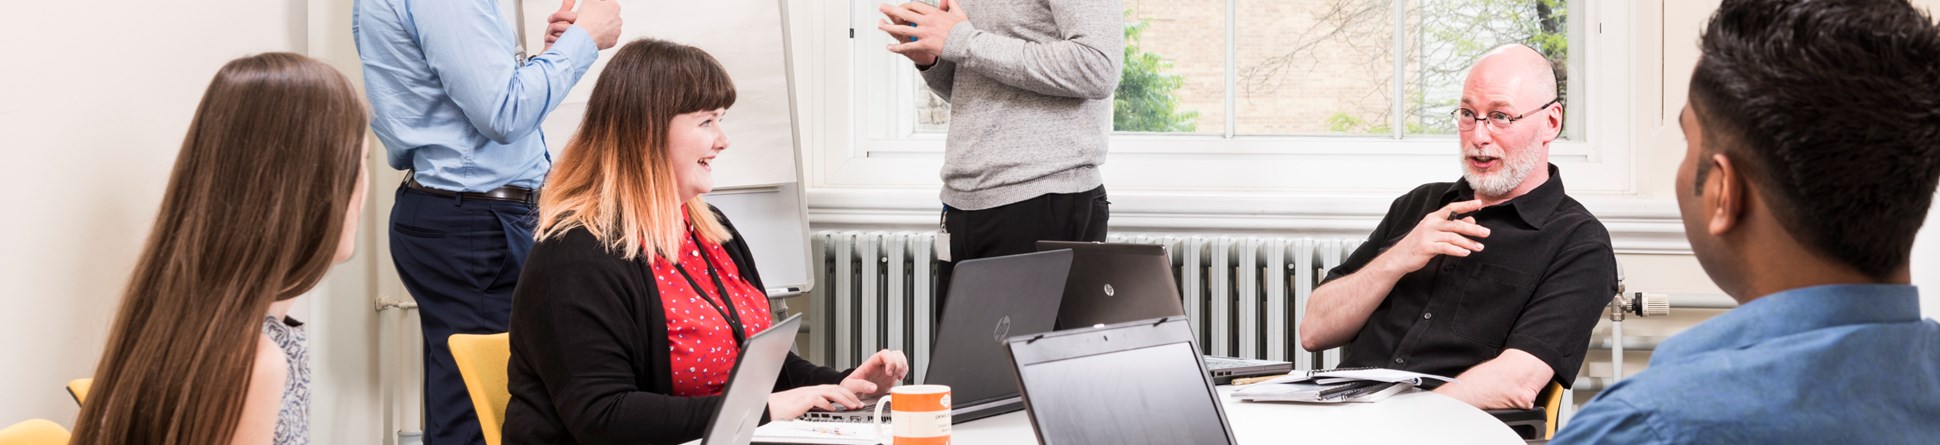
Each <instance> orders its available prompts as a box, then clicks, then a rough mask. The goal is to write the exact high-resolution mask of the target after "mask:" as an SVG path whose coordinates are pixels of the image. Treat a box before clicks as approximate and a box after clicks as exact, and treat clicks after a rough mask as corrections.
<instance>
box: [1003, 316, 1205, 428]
mask: <svg viewBox="0 0 1940 445" xmlns="http://www.w3.org/2000/svg"><path fill="white" fill-rule="evenodd" d="M1174 320H1180V321H1179V322H1177V323H1174V324H1176V325H1177V327H1178V328H1180V329H1183V328H1184V325H1185V323H1184V322H1183V320H1181V319H1176V318H1175V319H1174ZM1141 328H1147V329H1165V328H1170V327H1169V326H1168V327H1157V328H1154V327H1151V326H1150V325H1147V326H1143V327H1141ZM1133 329H1138V328H1133ZM1109 331H1110V330H1109V329H1106V330H1100V332H1099V334H1098V335H1097V336H1096V337H1093V338H1091V339H1088V340H1086V341H1081V342H1063V343H1064V344H1063V345H1057V344H1047V345H1043V346H1046V347H1048V348H1050V349H1064V350H1065V351H1066V352H1069V351H1071V347H1072V346H1076V348H1078V349H1094V350H1099V352H1097V353H1090V354H1086V353H1083V352H1079V353H1077V354H1071V355H1066V354H1050V355H1061V356H1063V357H1052V356H1050V355H1045V356H1041V357H1040V358H1045V359H1047V360H1042V361H1036V360H1031V359H1026V358H1023V357H1020V360H1019V363H1018V376H1019V377H1020V378H1021V380H1022V381H1023V382H1024V392H1025V398H1026V399H1027V402H1028V403H1029V405H1030V410H1031V416H1032V417H1033V419H1032V420H1033V423H1034V424H1035V425H1036V427H1037V428H1038V433H1039V437H1040V438H1041V439H1042V440H1043V442H1044V443H1046V444H1088V443H1111V444H1185V443H1189V444H1226V443H1232V438H1231V437H1230V436H1229V429H1228V428H1227V426H1226V420H1225V415H1224V413H1223V408H1222V406H1221V405H1220V400H1219V395H1218V393H1217V392H1215V391H1213V388H1212V387H1211V386H1210V384H1209V383H1208V382H1207V380H1206V374H1205V371H1204V370H1203V368H1201V367H1200V363H1199V360H1200V358H1199V352H1198V349H1197V348H1195V347H1194V346H1193V343H1192V342H1191V337H1190V334H1189V333H1188V334H1184V335H1183V337H1184V339H1183V340H1181V341H1169V342H1165V341H1161V342H1149V341H1144V339H1141V338H1138V337H1140V335H1138V334H1136V333H1126V332H1118V333H1114V332H1109ZM1120 334H1126V335H1120ZM1054 335H1055V334H1054ZM1148 337H1149V336H1148ZM1012 347H1013V348H1018V347H1020V345H1019V344H1016V343H1013V345H1012ZM1022 347H1030V346H1022ZM1120 347H1124V348H1123V349H1120Z"/></svg>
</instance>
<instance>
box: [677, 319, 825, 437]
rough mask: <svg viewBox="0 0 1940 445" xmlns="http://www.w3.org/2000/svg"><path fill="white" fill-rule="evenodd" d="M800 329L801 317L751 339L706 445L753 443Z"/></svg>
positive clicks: (724, 393) (730, 376) (710, 426)
mask: <svg viewBox="0 0 1940 445" xmlns="http://www.w3.org/2000/svg"><path fill="white" fill-rule="evenodd" d="M801 326H802V316H801V314H795V316H793V317H788V319H787V320H784V321H782V322H781V323H776V324H775V325H774V326H773V327H769V328H768V330H765V331H761V333H760V334H755V336H754V337H750V338H748V341H747V346H746V347H744V348H742V349H741V357H740V358H739V359H736V360H735V361H734V370H733V371H731V372H730V373H729V374H728V382H727V386H726V387H724V388H722V389H721V395H722V396H723V397H722V400H721V407H720V410H719V411H715V412H714V420H712V421H710V422H708V424H707V434H706V435H703V436H701V443H702V444H703V445H708V444H744V443H748V442H749V441H750V440H753V438H754V429H755V427H756V426H757V425H758V424H760V423H761V414H762V413H766V412H768V394H769V393H772V392H774V391H775V379H777V378H780V376H781V365H782V363H783V362H786V361H787V360H788V350H789V348H791V347H793V346H794V344H795V333H796V332H799V331H800V329H801Z"/></svg>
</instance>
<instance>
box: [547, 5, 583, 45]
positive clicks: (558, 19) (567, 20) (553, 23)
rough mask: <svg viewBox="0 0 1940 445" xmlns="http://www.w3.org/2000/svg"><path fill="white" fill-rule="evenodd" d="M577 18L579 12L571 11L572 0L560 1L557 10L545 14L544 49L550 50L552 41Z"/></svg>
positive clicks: (557, 38) (557, 39)
mask: <svg viewBox="0 0 1940 445" xmlns="http://www.w3.org/2000/svg"><path fill="white" fill-rule="evenodd" d="M578 20H579V13H576V12H573V0H566V1H564V2H561V3H560V5H559V10H558V11H554V12H553V13H552V15H549V16H546V50H551V49H552V43H553V42H557V41H559V36H560V35H563V34H565V33H566V29H568V28H572V27H573V22H575V21H578ZM540 52H545V50H541V51H540Z"/></svg>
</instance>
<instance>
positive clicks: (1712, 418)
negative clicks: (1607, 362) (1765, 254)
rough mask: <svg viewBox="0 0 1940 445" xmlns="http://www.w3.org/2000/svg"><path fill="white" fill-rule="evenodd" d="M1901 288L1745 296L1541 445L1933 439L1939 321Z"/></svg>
mask: <svg viewBox="0 0 1940 445" xmlns="http://www.w3.org/2000/svg"><path fill="white" fill-rule="evenodd" d="M1919 317H1920V300H1919V293H1918V291H1916V290H1915V289H1914V288H1913V286H1899V285H1837V286H1817V287H1808V288H1802V289H1793V290H1789V291H1784V292H1779V293H1775V294H1771V295H1767V296H1765V297H1764V298H1759V299H1757V300H1752V302H1751V303H1747V304H1745V305H1744V306H1741V307H1739V308H1737V309H1732V310H1731V311H1729V312H1725V313H1724V314H1722V315H1719V316H1717V317H1715V318H1712V319H1711V320H1710V321H1706V322H1704V323H1702V324H1699V325H1698V326H1696V327H1692V328H1691V329H1690V330H1687V331H1685V332H1684V333H1682V334H1678V335H1677V336H1675V337H1672V338H1670V339H1669V340H1665V341H1664V343H1663V344H1662V345H1660V346H1659V347H1658V348H1657V351H1656V353H1655V354H1653V355H1652V356H1651V359H1650V368H1649V369H1646V370H1644V372H1642V373H1639V374H1637V375H1636V376H1633V377H1631V378H1628V379H1624V380H1623V381H1621V382H1618V383H1617V384H1616V385H1614V386H1611V387H1610V389H1608V390H1605V391H1604V392H1603V393H1602V394H1598V395H1597V396H1596V398H1595V399H1592V400H1590V404H1589V405H1586V406H1584V407H1583V410H1582V411H1581V412H1578V413H1577V414H1576V417H1575V418H1573V419H1571V420H1570V422H1569V424H1568V425H1566V426H1565V427H1564V428H1563V430H1562V431H1560V432H1558V434H1557V436H1556V439H1555V440H1554V441H1552V443H1557V444H1574V443H1622V444H1639V443H1652V444H1655V443H1702V444H1713V443H1716V444H1740V443H1743V444H1789V443H1800V444H1806V443H1810V444H1859V443H1864V444H1900V443H1906V444H1913V443H1917V444H1940V323H1936V322H1934V320H1931V319H1926V320H1922V319H1920V318H1919Z"/></svg>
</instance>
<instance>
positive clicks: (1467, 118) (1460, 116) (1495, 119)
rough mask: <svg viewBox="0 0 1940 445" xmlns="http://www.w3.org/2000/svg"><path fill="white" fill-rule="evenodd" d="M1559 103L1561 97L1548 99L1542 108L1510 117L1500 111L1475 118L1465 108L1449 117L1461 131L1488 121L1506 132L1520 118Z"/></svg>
mask: <svg viewBox="0 0 1940 445" xmlns="http://www.w3.org/2000/svg"><path fill="white" fill-rule="evenodd" d="M1560 103H1563V98H1561V97H1558V98H1555V99H1550V100H1549V102H1543V106H1540V107H1536V109H1534V110H1529V111H1527V112H1524V113H1522V114H1518V115H1515V116H1510V115H1509V114H1508V113H1503V112H1501V111H1490V112H1489V115H1488V116H1477V115H1475V110H1470V109H1467V108H1456V109H1455V111H1454V112H1450V113H1449V116H1452V117H1454V118H1455V127H1456V128H1460V129H1462V131H1469V130H1474V129H1475V123H1476V122H1481V121H1485V120H1486V121H1489V125H1493V126H1495V129H1497V130H1507V129H1509V126H1510V125H1515V124H1516V121H1519V120H1522V118H1525V117H1529V114H1530V113H1535V112H1538V111H1543V109H1545V108H1549V106H1550V105H1555V104H1560Z"/></svg>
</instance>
